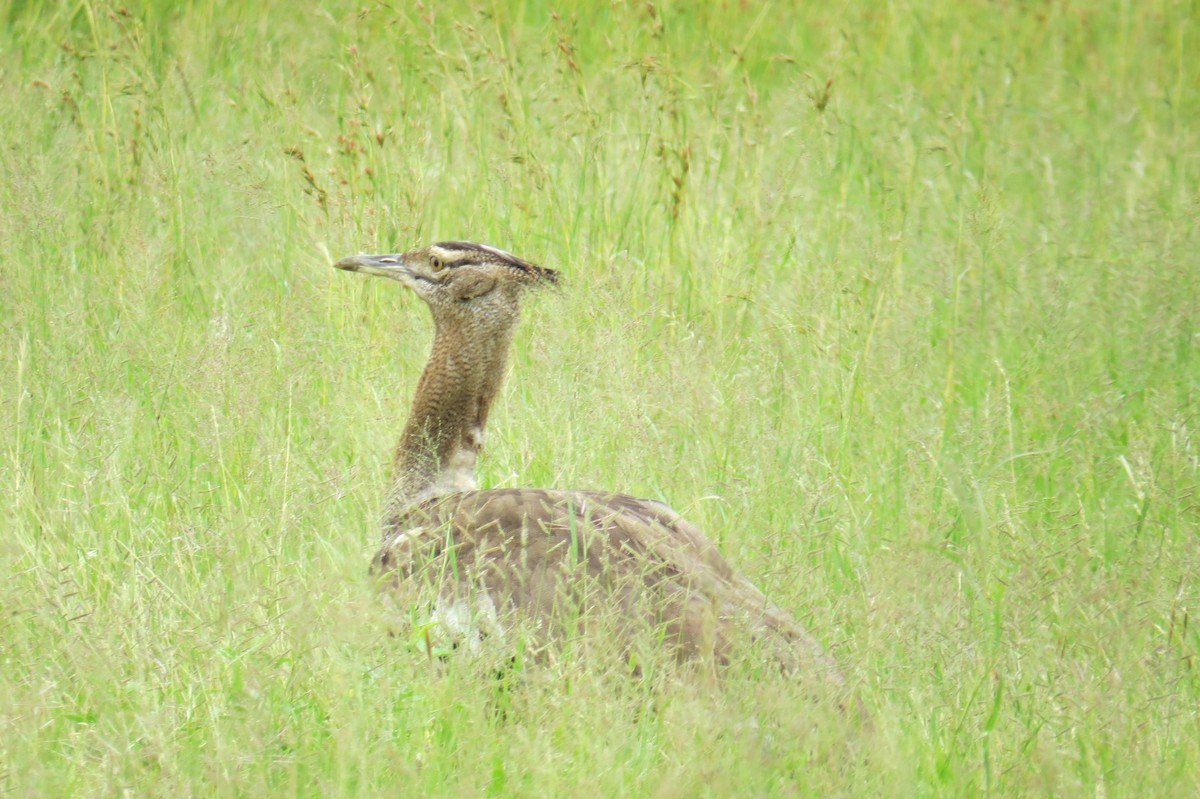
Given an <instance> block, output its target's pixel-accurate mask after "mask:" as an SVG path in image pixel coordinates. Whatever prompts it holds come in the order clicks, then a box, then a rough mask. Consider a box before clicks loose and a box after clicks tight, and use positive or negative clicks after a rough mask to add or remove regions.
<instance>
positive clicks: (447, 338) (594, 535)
mask: <svg viewBox="0 0 1200 799" xmlns="http://www.w3.org/2000/svg"><path fill="white" fill-rule="evenodd" d="M336 266H337V268H338V269H344V270H346V271H350V272H363V273H366V274H369V275H379V276H382V277H388V278H391V279H393V280H396V281H398V282H400V283H402V284H403V285H405V286H407V287H408V288H409V289H411V290H412V291H413V292H415V293H416V294H417V296H419V297H420V298H421V299H422V300H424V301H425V303H426V304H427V305H428V306H429V309H430V311H431V312H432V314H433V323H434V331H435V332H434V338H433V349H432V353H431V354H430V356H429V361H428V363H427V364H426V366H425V370H424V372H423V373H422V374H421V377H420V380H419V381H418V382H417V389H416V394H415V396H414V398H413V403H412V410H411V413H410V415H409V417H408V422H407V424H406V425H405V427H404V432H403V434H402V435H401V437H400V443H399V446H398V447H397V448H396V455H395V463H394V471H393V477H392V482H391V488H390V491H389V493H388V497H387V502H386V506H385V508H386V509H385V517H384V519H385V521H384V530H383V545H382V548H381V549H380V550H379V553H378V554H377V555H376V556H375V558H374V561H373V563H372V572H373V573H374V574H376V575H378V576H379V578H380V580H381V582H383V584H384V585H385V586H389V587H390V588H391V589H392V590H394V591H397V592H403V593H404V595H405V596H406V597H414V596H418V595H420V592H419V591H417V592H414V591H413V590H412V589H413V587H414V586H416V585H421V586H423V587H424V588H425V589H428V592H427V593H426V594H425V599H426V601H428V602H429V604H430V606H431V610H432V612H433V614H434V618H435V619H436V620H437V622H438V623H439V625H440V626H442V627H444V628H445V630H444V631H443V632H447V633H449V634H451V635H454V636H459V637H460V638H467V639H471V640H473V641H475V642H476V643H477V642H478V640H479V637H480V636H486V635H488V634H489V633H491V632H499V633H500V634H501V635H503V633H504V631H505V625H506V624H507V623H508V622H509V621H510V620H511V621H513V623H516V621H523V622H524V623H526V625H527V626H526V627H525V629H526V630H528V631H530V632H531V634H532V635H531V637H532V638H533V639H534V640H533V642H532V643H533V645H534V646H535V647H537V646H546V645H548V644H549V643H550V642H552V641H554V640H555V639H556V638H559V637H562V636H565V635H568V634H571V633H572V632H577V631H581V630H587V629H588V625H589V623H590V620H591V619H593V618H601V619H605V620H606V623H607V624H609V627H608V628H607V629H609V630H610V631H611V632H613V633H615V636H614V637H611V638H609V639H607V640H610V641H612V642H613V645H614V649H615V650H624V651H617V654H618V655H619V656H621V657H624V658H626V659H627V660H629V659H631V658H636V657H637V653H636V652H635V651H633V649H634V647H635V646H636V644H635V643H634V642H635V641H636V640H638V636H639V635H641V636H642V637H641V639H640V640H641V642H642V644H643V645H644V644H645V642H647V641H649V642H651V645H652V646H654V647H657V648H658V649H659V650H660V651H661V650H666V651H667V652H668V653H669V655H670V657H669V658H668V659H669V660H676V659H677V660H679V661H695V662H699V663H708V664H712V665H713V666H716V667H720V666H721V665H723V664H727V663H728V662H729V660H730V659H731V657H733V656H734V655H735V653H737V652H738V650H739V649H743V650H744V651H745V652H746V653H747V656H748V657H751V658H757V659H762V660H764V661H767V662H770V663H773V664H775V665H774V666H772V668H782V669H783V670H785V671H787V672H789V673H809V674H813V675H819V676H820V677H821V678H823V679H822V681H821V682H822V684H826V685H829V684H832V685H831V687H833V688H835V689H838V690H840V689H841V687H842V685H843V680H842V677H841V674H840V673H839V671H838V668H837V666H836V664H835V663H834V662H833V660H832V659H831V657H830V656H829V655H828V654H827V653H826V652H825V650H824V649H823V648H822V647H821V645H820V644H819V643H817V641H816V640H815V639H814V638H813V637H812V636H811V635H810V634H809V633H808V632H807V631H806V630H805V629H804V628H803V627H801V626H800V624H798V623H797V622H796V621H795V620H794V619H793V618H792V617H791V615H789V614H788V613H787V612H785V611H783V610H782V609H780V608H778V607H777V606H775V605H774V604H772V603H771V602H770V601H768V600H767V598H766V597H765V596H764V595H763V593H762V592H761V591H759V590H758V588H756V587H755V586H754V585H753V584H752V583H751V582H750V581H749V580H747V579H746V578H745V577H743V576H742V575H740V574H738V573H737V572H735V571H734V570H733V568H732V567H730V565H729V563H728V562H726V560H725V559H724V558H723V557H722V556H721V554H720V553H719V552H718V551H717V549H716V547H715V546H714V545H713V544H712V543H711V542H710V541H709V540H708V539H707V538H706V537H705V536H704V535H703V534H702V533H701V532H700V530H699V529H697V528H696V527H695V526H694V525H693V524H691V523H690V522H688V521H687V520H686V519H684V518H683V517H682V516H680V515H679V514H678V513H676V512H675V511H674V510H672V509H671V508H669V507H668V506H666V505H664V504H662V503H660V502H656V501H653V500H646V499H637V498H634V497H631V496H625V495H622V494H616V493H612V492H608V491H579V490H556V489H535V488H496V489H484V490H480V489H478V488H477V487H476V483H475V458H476V454H477V453H478V452H479V449H480V446H481V445H482V443H483V434H484V429H485V427H486V425H487V419H488V411H489V410H490V409H491V406H492V402H493V400H494V399H495V398H496V394H497V391H498V390H499V388H500V384H501V381H502V380H503V378H504V373H505V369H506V364H507V358H508V351H509V345H510V343H511V342H512V337H513V330H514V329H515V327H516V325H517V321H518V317H519V315H520V307H521V300H522V296H523V295H524V293H525V292H526V291H527V290H529V289H531V288H534V287H537V286H539V285H544V284H549V283H554V282H556V281H557V278H558V273H557V272H555V271H554V270H551V269H546V268H543V267H540V266H537V265H535V264H532V263H530V262H528V261H525V260H523V259H521V258H518V257H516V256H514V255H512V254H511V253H508V252H505V251H503V250H500V249H497V248H495V247H490V246H488V245H485V244H475V243H472V242H466V241H443V242H440V243H438V244H433V245H431V246H428V247H424V248H421V249H416V250H411V251H409V252H405V253H399V254H395V255H356V256H352V257H349V258H343V259H342V260H340V261H338V262H337V264H336ZM647 633H648V634H647ZM826 681H828V682H826Z"/></svg>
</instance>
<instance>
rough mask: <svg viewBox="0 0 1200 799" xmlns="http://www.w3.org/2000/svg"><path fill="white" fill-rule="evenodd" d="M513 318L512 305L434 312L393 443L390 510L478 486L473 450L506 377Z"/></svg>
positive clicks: (478, 447)
mask: <svg viewBox="0 0 1200 799" xmlns="http://www.w3.org/2000/svg"><path fill="white" fill-rule="evenodd" d="M514 310H515V309H514ZM516 319H517V314H516V313H515V312H514V313H513V314H512V317H511V319H510V320H508V319H481V318H475V317H467V318H441V319H439V318H437V317H436V316H435V320H434V321H435V325H436V332H435V334H434V339H433V348H432V351H431V352H430V355H429V361H428V363H426V365H425V371H424V372H423V373H422V374H421V379H420V380H419V381H418V383H417V389H416V393H415V395H414V397H413V404H412V411H411V413H410V414H409V417H408V422H407V424H406V425H405V427H404V433H403V434H402V435H401V437H400V443H399V445H398V446H397V447H396V457H395V463H394V468H393V473H392V485H391V490H390V492H389V495H388V498H387V503H386V513H387V515H388V516H389V517H390V516H392V515H394V514H396V513H398V512H400V511H402V510H403V509H404V508H405V507H407V506H408V505H411V504H413V503H416V502H421V501H423V500H426V499H429V498H431V497H435V496H439V495H442V494H448V493H452V492H455V491H465V490H471V489H473V488H475V487H476V482H475V458H476V455H477V454H478V452H479V450H480V448H481V447H482V445H483V437H484V431H485V429H486V427H487V417H488V411H489V410H490V408H491V405H492V401H493V400H494V399H495V397H496V393H497V392H498V391H499V389H500V385H501V383H502V382H503V380H504V372H505V366H506V363H507V360H508V350H509V345H510V343H511V342H512V335H513V327H514V326H515V323H516Z"/></svg>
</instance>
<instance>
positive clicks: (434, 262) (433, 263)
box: [429, 255, 446, 272]
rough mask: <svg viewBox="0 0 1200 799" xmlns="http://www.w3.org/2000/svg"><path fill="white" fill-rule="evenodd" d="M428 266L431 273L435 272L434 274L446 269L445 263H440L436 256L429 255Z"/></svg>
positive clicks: (440, 260)
mask: <svg viewBox="0 0 1200 799" xmlns="http://www.w3.org/2000/svg"><path fill="white" fill-rule="evenodd" d="M429 266H430V267H431V268H432V269H433V271H435V272H440V271H442V270H443V269H445V268H446V264H445V262H444V261H442V259H441V258H438V257H437V256H436V255H431V256H429Z"/></svg>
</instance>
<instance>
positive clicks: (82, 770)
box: [0, 0, 1200, 796]
mask: <svg viewBox="0 0 1200 799" xmlns="http://www.w3.org/2000/svg"><path fill="white" fill-rule="evenodd" d="M694 5H697V6H699V7H696V8H693V7H691V5H689V4H678V3H657V4H651V3H633V2H619V1H618V2H612V3H595V4H591V5H589V6H588V7H586V8H584V9H581V10H576V11H567V10H565V9H562V10H559V11H558V12H556V11H555V10H554V8H553V7H552V6H546V5H544V4H542V3H539V2H536V1H535V0H530V1H529V2H524V3H522V2H512V3H500V2H494V3H487V2H484V3H479V4H469V3H461V2H445V3H435V4H429V5H427V6H424V7H412V8H410V7H408V6H407V4H402V3H397V4H390V5H389V4H382V3H346V2H337V1H335V0H330V1H329V2H322V3H316V4H313V5H312V6H311V7H309V8H308V9H307V10H297V9H296V8H295V7H294V5H293V4H289V3H266V4H235V3H217V2H213V1H212V0H196V2H191V3H183V4H175V3H161V4H155V3H148V2H147V3H129V4H125V5H122V4H115V3H114V4H110V3H106V2H98V1H96V0H81V1H80V2H73V3H65V2H63V3H54V2H50V3H31V2H19V1H18V0H10V2H7V3H0V17H3V18H4V19H5V20H6V23H5V25H4V27H3V30H2V32H0V99H2V102H3V106H4V108H5V113H4V114H0V137H2V138H0V206H2V208H3V211H2V212H0V247H2V252H3V255H2V256H0V337H2V339H0V406H2V407H3V412H2V413H0V486H2V487H3V489H2V492H0V520H2V521H0V524H2V525H3V534H2V535H0V556H2V558H3V568H4V571H5V573H6V579H5V580H4V583H3V586H2V587H0V610H2V614H3V615H2V616H0V635H2V638H0V643H2V649H0V663H2V668H0V786H3V788H4V789H5V790H6V791H8V792H11V793H12V794H14V795H41V796H77V795H78V796H83V795H114V794H120V793H123V792H125V793H129V794H131V795H251V796H265V795H271V796H278V795H288V794H295V795H303V796H310V795H325V796H343V795H397V794H399V795H478V794H483V793H487V794H489V795H497V796H504V795H629V796H645V795H651V794H654V795H662V796H693V795H718V796H724V795H821V796H826V795H831V794H832V795H864V796H875V795H880V794H885V795H895V796H916V795H922V796H923V795H971V796H975V795H981V794H996V795H1018V794H1041V795H1048V796H1061V795H1091V796H1095V795H1111V796H1123V795H1158V796H1167V795H1174V796H1186V795H1194V794H1196V793H1197V792H1198V791H1200V777H1198V775H1200V743H1198V742H1200V721H1198V701H1200V676H1198V672H1197V668H1198V666H1200V664H1198V663H1197V657H1198V655H1200V631H1198V628H1197V625H1196V624H1195V623H1194V622H1193V621H1192V620H1191V618H1190V614H1191V612H1192V611H1194V610H1196V609H1197V607H1198V606H1200V588H1198V585H1200V582H1198V581H1197V577H1196V575H1197V573H1198V572H1200V547H1198V545H1197V540H1198V539H1197V528H1198V527H1200V499H1198V493H1197V488H1198V486H1200V476H1198V470H1200V441H1198V439H1197V432H1196V431H1197V427H1198V426H1200V419H1198V416H1197V409H1198V406H1197V399H1198V390H1200V360H1198V355H1197V345H1198V341H1197V337H1198V335H1200V328H1198V321H1200V319H1198V317H1200V301H1198V300H1197V297H1200V256H1198V255H1197V253H1198V252H1200V231H1198V224H1197V207H1198V202H1200V196H1198V195H1197V186H1198V185H1200V160H1197V158H1196V155H1197V153H1200V114H1198V113H1197V108H1198V107H1200V67H1198V66H1197V65H1198V64H1200V57H1198V54H1197V36H1198V35H1200V29H1198V27H1197V16H1196V9H1195V6H1194V4H1189V3H1187V2H1171V1H1170V0H1150V2H1146V3H1140V4H1130V3H1072V2H1060V3H1038V4H1022V3H1006V4H995V3H984V2H966V3H936V4H932V5H931V4H925V3H904V2H891V3H874V2H862V3H855V2H852V3H845V4H841V5H840V6H838V7H837V8H833V7H826V6H824V5H823V4H793V3H774V4H770V3H768V4H748V3H717V4H710V5H705V4H694ZM442 238H470V239H477V240H483V241H488V242H491V243H494V244H497V245H499V246H503V247H506V248H509V249H512V250H514V251H515V252H517V253H518V254H519V255H522V256H524V257H527V258H530V259H532V260H535V261H538V262H540V263H543V264H545V265H547V266H551V267H554V268H559V269H561V270H563V272H564V273H566V275H567V277H568V283H567V288H566V290H565V291H563V292H561V293H557V294H550V295H544V296H542V297H540V298H538V299H537V300H536V301H534V302H533V303H531V305H530V308H529V312H528V314H527V317H528V318H527V320H526V322H525V324H524V326H523V328H522V331H521V334H520V337H519V340H518V346H517V353H516V363H515V365H514V370H513V371H514V374H513V375H512V378H511V379H510V381H509V384H508V385H507V387H506V389H505V392H504V397H503V399H502V401H501V403H500V406H499V407H498V408H497V410H496V413H495V414H494V416H495V419H494V423H493V429H492V433H491V436H490V440H489V441H490V443H489V449H488V451H487V453H486V457H485V458H484V460H483V463H482V465H481V469H482V481H483V482H484V483H485V484H487V485H545V486H559V487H587V488H590V487H608V488H612V489H616V490H621V491H626V492H629V493H634V494H639V495H643V496H649V497H654V498H663V499H666V500H669V501H670V502H671V503H672V504H673V505H675V506H676V507H677V508H679V509H680V510H681V511H684V512H685V513H686V514H687V515H688V516H689V517H691V518H693V519H694V520H695V521H697V522H698V523H700V524H701V525H702V526H703V527H704V528H705V529H706V530H708V531H709V533H710V534H711V535H712V536H713V537H714V539H716V540H717V541H719V542H720V544H721V547H722V549H723V550H724V551H725V553H726V554H727V555H729V556H730V559H731V560H733V561H734V562H735V563H736V564H737V565H738V566H739V567H740V568H741V569H742V570H744V571H745V572H746V573H748V574H749V575H750V576H751V577H752V578H753V579H754V580H755V581H756V582H757V583H758V584H760V585H761V586H763V588H764V589H765V590H767V591H768V593H770V594H771V596H772V597H773V598H774V599H775V600H776V601H777V602H779V603H780V604H782V605H784V606H785V607H788V608H790V609H792V610H794V611H795V612H796V613H797V614H798V615H799V616H800V617H801V618H802V619H803V620H804V621H805V623H806V624H807V625H808V626H809V627H810V629H811V630H812V631H813V632H814V634H815V635H816V636H817V637H818V638H819V639H821V640H823V641H824V642H826V643H827V644H828V645H829V646H830V647H831V648H833V649H834V650H835V652H836V654H837V656H838V658H839V659H840V660H841V662H842V663H843V664H844V666H845V668H846V670H847V671H848V672H849V673H850V674H851V675H852V676H853V678H854V679H855V680H856V681H857V682H859V683H860V684H861V686H862V694H863V697H864V699H865V701H866V704H867V705H868V706H869V707H870V709H871V712H872V714H873V716H874V718H875V729H874V730H873V731H863V730H858V729H853V728H852V727H851V728H849V729H847V728H844V727H843V726H841V725H839V724H837V723H836V720H833V719H828V718H820V717H816V716H814V714H813V713H811V712H810V708H809V707H808V706H807V705H806V704H805V703H804V702H803V701H802V700H798V699H797V698H796V697H795V696H794V695H792V693H791V692H790V690H789V686H788V685H786V684H781V683H780V681H778V680H772V679H770V678H765V677H764V678H762V679H754V678H751V677H746V678H738V679H734V680H731V681H730V683H729V684H728V685H726V686H725V687H724V688H722V689H721V690H718V691H715V692H711V691H708V690H706V689H701V688H699V687H697V686H688V685H686V684H685V685H677V686H674V687H671V688H667V689H661V690H660V689H656V688H652V687H649V686H646V685H640V684H636V683H630V682H628V681H619V680H613V679H612V678H611V676H609V675H604V674H594V673H590V672H589V671H588V669H587V668H586V665H577V666H576V667H574V668H573V669H565V670H563V671H561V672H556V673H552V674H548V675H543V679H540V680H538V679H534V680H531V681H530V682H529V683H528V684H527V685H524V686H522V687H521V688H520V689H519V690H517V691H515V692H514V693H513V694H511V695H509V696H508V697H507V698H506V699H505V700H504V702H505V703H506V704H505V708H504V710H503V712H498V711H497V709H496V703H497V701H498V700H497V696H496V688H495V684H494V682H493V680H492V678H491V676H490V675H481V674H478V673H476V672H475V671H473V670H472V669H471V668H470V667H469V666H468V665H467V664H458V663H451V664H450V665H448V666H446V667H441V668H432V667H431V666H430V664H429V663H428V662H427V661H426V659H425V657H424V655H423V654H422V653H421V652H420V651H419V648H418V647H411V646H408V645H407V644H406V642H405V641H403V640H398V639H394V638H390V637H388V636H387V634H386V630H387V624H386V613H385V610H384V609H383V608H382V607H381V606H380V605H379V603H378V601H377V599H376V597H375V596H374V594H373V593H372V591H371V589H370V587H369V586H368V585H367V581H366V578H365V566H366V560H367V557H368V556H369V554H370V551H371V545H372V543H373V541H374V540H375V532H376V531H375V529H374V525H375V518H376V512H377V509H378V506H379V501H380V499H381V496H382V490H383V486H384V481H385V479H386V469H387V458H388V448H389V446H390V444H391V441H392V438H393V437H394V436H395V434H396V433H397V431H398V428H399V425H400V423H401V417H402V416H403V414H404V412H405V409H406V401H407V398H408V396H409V394H410V392H411V390H412V387H413V384H414V382H415V376H416V374H417V373H418V370H419V369H420V367H421V364H422V362H423V359H424V356H425V353H426V347H427V344H428V340H429V329H428V328H429V325H428V322H427V319H426V315H425V312H424V310H423V309H422V308H420V307H418V306H417V304H416V303H415V302H414V301H413V300H412V299H411V298H409V297H406V296H403V295H402V294H401V292H399V291H398V290H397V289H396V287H394V286H391V285H379V284H381V283H383V281H362V280H355V279H352V278H349V277H347V276H346V275H342V274H337V273H335V272H334V270H332V269H330V268H329V267H330V264H331V262H332V260H334V259H336V258H337V257H340V256H342V255H346V254H351V253H354V252H358V251H379V250H385V251H387V250H394V249H403V248H407V247H410V246H416V245H419V244H423V243H427V242H429V241H433V240H438V239H442Z"/></svg>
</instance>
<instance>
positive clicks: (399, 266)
mask: <svg viewBox="0 0 1200 799" xmlns="http://www.w3.org/2000/svg"><path fill="white" fill-rule="evenodd" d="M334 266H335V267H336V268H338V269H345V270H346V271H347V272H363V273H365V274H368V275H380V276H381V277H390V278H392V279H393V280H402V279H403V278H405V277H407V276H408V275H409V274H411V269H410V268H409V266H408V264H407V263H406V262H405V261H404V256H403V255H351V256H350V257H349V258H343V259H342V260H340V261H338V262H337V263H336V264H334Z"/></svg>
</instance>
